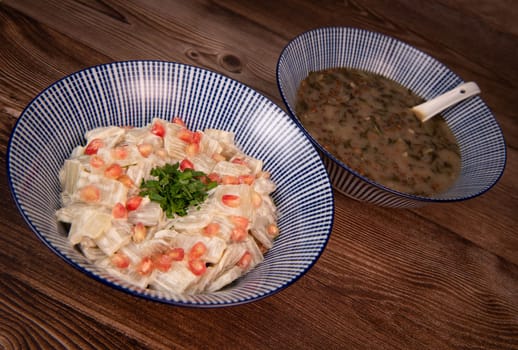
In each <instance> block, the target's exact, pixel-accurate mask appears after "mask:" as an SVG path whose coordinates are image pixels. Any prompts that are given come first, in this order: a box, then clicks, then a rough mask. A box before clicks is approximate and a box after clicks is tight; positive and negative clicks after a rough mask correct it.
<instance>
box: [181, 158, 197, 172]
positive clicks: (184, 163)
mask: <svg viewBox="0 0 518 350" xmlns="http://www.w3.org/2000/svg"><path fill="white" fill-rule="evenodd" d="M185 169H194V164H192V162H191V161H190V160H189V159H187V158H185V159H184V160H182V161H181V162H180V170H181V171H184V170H185Z"/></svg>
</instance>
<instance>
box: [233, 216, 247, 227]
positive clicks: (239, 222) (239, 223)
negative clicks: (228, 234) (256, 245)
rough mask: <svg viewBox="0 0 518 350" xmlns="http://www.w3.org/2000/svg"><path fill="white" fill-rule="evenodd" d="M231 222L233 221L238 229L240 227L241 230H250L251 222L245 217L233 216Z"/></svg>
mask: <svg viewBox="0 0 518 350" xmlns="http://www.w3.org/2000/svg"><path fill="white" fill-rule="evenodd" d="M230 221H232V223H233V224H234V226H236V227H239V228H242V229H245V230H246V229H247V228H248V223H249V220H248V218H246V217H244V216H238V215H235V216H231V217H230Z"/></svg>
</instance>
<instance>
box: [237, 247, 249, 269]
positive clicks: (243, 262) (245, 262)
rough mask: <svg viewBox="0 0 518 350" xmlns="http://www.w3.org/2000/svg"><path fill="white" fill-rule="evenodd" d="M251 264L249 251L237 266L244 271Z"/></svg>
mask: <svg viewBox="0 0 518 350" xmlns="http://www.w3.org/2000/svg"><path fill="white" fill-rule="evenodd" d="M251 262H252V254H250V252H249V251H246V252H245V253H244V254H243V256H242V257H241V259H239V261H238V262H237V266H239V267H240V268H242V269H243V270H246V269H247V268H248V266H250V263H251Z"/></svg>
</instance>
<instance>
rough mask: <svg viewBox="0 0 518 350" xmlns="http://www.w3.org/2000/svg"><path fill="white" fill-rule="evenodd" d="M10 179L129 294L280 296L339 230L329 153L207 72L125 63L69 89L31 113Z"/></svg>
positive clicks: (43, 228) (19, 126)
mask: <svg viewBox="0 0 518 350" xmlns="http://www.w3.org/2000/svg"><path fill="white" fill-rule="evenodd" d="M7 165H8V178H9V185H10V189H11V192H12V195H13V198H14V200H15V202H16V205H17V206H18V209H19V210H20V213H21V215H22V217H23V218H24V219H25V221H26V222H27V224H28V226H29V227H30V228H31V230H32V231H33V232H34V233H35V234H36V235H37V236H38V238H40V239H41V241H42V242H43V243H44V244H45V245H47V246H48V247H49V248H50V249H51V250H52V251H53V252H54V253H56V254H57V255H59V256H60V257H61V258H62V259H63V260H64V261H66V262H67V263H69V264H71V265H72V266H74V267H75V268H77V269H79V270H80V271H82V272H84V273H85V274H87V275H88V276H90V277H92V283H105V284H107V285H109V286H111V287H113V288H115V289H118V290H120V291H123V292H126V293H129V294H132V295H135V296H138V297H142V298H146V299H150V300H155V301H158V302H163V303H168V304H173V305H180V306H189V307H221V306H229V305H236V304H241V303H247V302H251V301H255V300H259V299H262V298H264V297H267V296H270V295H273V294H275V293H277V292H279V291H280V290H282V289H284V288H286V287H288V286H289V285H291V284H292V283H294V282H295V281H296V280H297V279H299V278H300V277H301V276H303V275H304V274H305V273H306V272H307V271H308V270H309V269H310V268H311V267H312V266H313V264H314V263H315V262H316V261H317V259H318V258H319V256H320V254H321V253H322V251H323V249H324V248H325V246H326V244H327V241H328V238H329V235H330V232H331V229H332V224H333V214H334V206H333V204H334V202H333V192H332V187H331V184H330V181H329V177H328V175H327V172H326V170H325V167H324V165H323V163H322V160H321V159H320V157H319V155H318V153H317V152H316V150H315V149H314V147H313V146H312V144H311V142H310V141H309V140H308V139H307V137H306V136H305V135H304V133H303V132H302V131H301V130H300V128H299V127H298V126H297V125H296V124H295V123H294V122H293V120H292V119H291V118H290V117H289V116H288V115H287V114H285V113H284V112H283V111H282V110H281V109H280V108H279V107H278V106H276V105H275V104H274V103H273V102H271V101H270V100H268V99H267V98H266V97H264V96H263V95H261V94H259V93H258V92H256V91H254V90H253V89H251V88H250V87H248V86H246V85H244V84H242V83H239V82H237V81H235V80H232V79H230V78H228V77H225V76H223V75H220V74H218V73H215V72H212V71H209V70H206V69H202V68H199V67H194V66H189V65H184V64H180V63H174V62H163V61H125V62H114V63H110V64H104V65H99V66H95V67H90V68H87V69H84V70H82V71H79V72H76V73H73V74H71V75H69V76H66V77H64V78H63V79H61V80H59V81H57V82H55V83H54V84H52V85H51V86H49V87H48V88H46V89H45V90H44V91H43V92H41V93H40V94H39V95H38V96H37V97H36V98H35V99H34V100H33V101H32V102H31V103H30V104H29V105H28V106H27V107H26V108H25V110H24V111H23V113H22V114H21V116H20V118H19V119H18V121H17V123H16V125H15V127H14V129H13V131H12V134H11V138H10V141H9V145H8V154H7Z"/></svg>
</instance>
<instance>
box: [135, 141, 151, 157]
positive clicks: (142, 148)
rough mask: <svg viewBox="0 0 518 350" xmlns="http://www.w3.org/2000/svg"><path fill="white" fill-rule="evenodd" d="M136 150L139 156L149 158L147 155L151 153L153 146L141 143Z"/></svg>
mask: <svg viewBox="0 0 518 350" xmlns="http://www.w3.org/2000/svg"><path fill="white" fill-rule="evenodd" d="M137 149H138V151H139V153H140V155H141V156H142V157H144V158H147V157H149V155H150V154H151V153H153V145H152V144H150V143H141V144H140V145H138V146H137Z"/></svg>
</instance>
